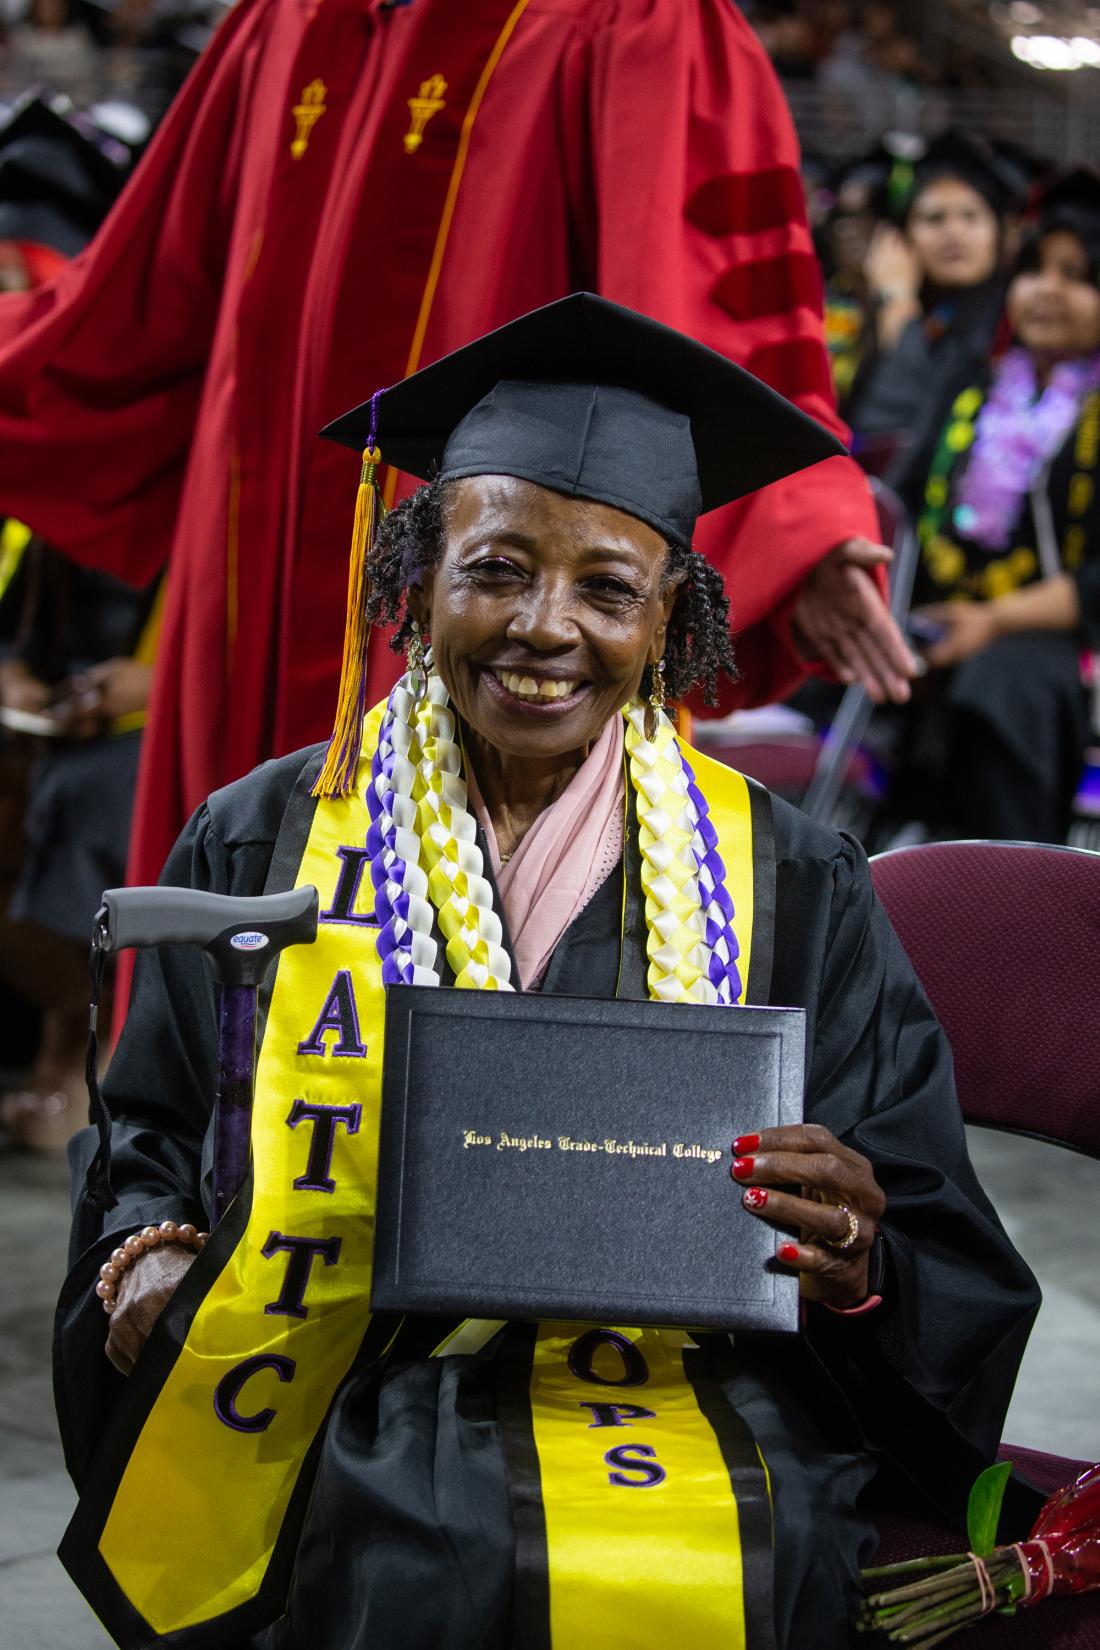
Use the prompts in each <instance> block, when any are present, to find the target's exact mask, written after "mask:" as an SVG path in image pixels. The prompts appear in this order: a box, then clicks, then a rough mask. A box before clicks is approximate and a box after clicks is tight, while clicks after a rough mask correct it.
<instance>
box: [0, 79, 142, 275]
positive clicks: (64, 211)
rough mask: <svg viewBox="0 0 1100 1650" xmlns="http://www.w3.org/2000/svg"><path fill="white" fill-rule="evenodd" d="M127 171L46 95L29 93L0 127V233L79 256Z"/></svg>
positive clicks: (7, 237)
mask: <svg viewBox="0 0 1100 1650" xmlns="http://www.w3.org/2000/svg"><path fill="white" fill-rule="evenodd" d="M124 181H125V174H124V172H123V171H122V169H121V168H120V167H119V166H117V165H115V164H114V162H113V161H111V160H110V159H109V158H108V157H107V156H106V155H105V154H104V153H103V152H102V150H101V149H100V148H99V147H98V146H97V145H96V144H95V143H94V142H93V141H92V139H91V138H90V137H88V136H86V135H85V134H84V133H83V132H81V131H79V130H78V129H77V127H76V126H74V125H73V124H72V122H71V121H69V120H66V119H65V118H64V116H62V115H59V114H58V113H57V112H56V111H55V110H53V109H51V108H50V106H49V105H48V104H47V103H45V102H43V101H42V99H41V98H38V97H30V98H27V99H24V100H23V101H22V102H21V103H20V104H19V105H17V107H16V108H15V110H14V112H13V113H12V114H11V116H10V117H9V119H8V120H7V121H6V122H5V123H4V125H3V126H2V127H0V233H2V234H3V236H4V238H5V239H9V240H34V241H40V242H42V243H43V244H44V245H46V246H52V247H54V248H55V249H56V250H57V251H59V252H63V253H65V255H66V256H73V255H74V254H75V253H77V252H79V251H80V250H81V248H82V247H83V246H86V245H87V243H88V241H89V240H90V239H91V237H92V235H93V234H94V233H95V231H96V229H97V228H98V227H99V225H100V223H101V222H102V220H103V218H104V217H105V216H106V214H107V211H108V209H109V207H110V206H111V204H112V203H113V201H114V199H115V197H116V196H117V194H118V192H119V190H120V189H121V188H122V185H123V182H124Z"/></svg>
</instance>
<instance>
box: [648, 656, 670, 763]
mask: <svg viewBox="0 0 1100 1650" xmlns="http://www.w3.org/2000/svg"><path fill="white" fill-rule="evenodd" d="M664 709H665V661H664V660H663V659H658V660H657V663H656V664H655V665H654V666H653V671H652V681H651V685H650V690H649V702H648V704H647V705H646V707H645V736H646V738H647V739H648V740H649V741H650V743H651V744H652V742H653V740H654V739H656V737H657V729H658V727H659V726H660V724H661V717H662V716H663V715H664Z"/></svg>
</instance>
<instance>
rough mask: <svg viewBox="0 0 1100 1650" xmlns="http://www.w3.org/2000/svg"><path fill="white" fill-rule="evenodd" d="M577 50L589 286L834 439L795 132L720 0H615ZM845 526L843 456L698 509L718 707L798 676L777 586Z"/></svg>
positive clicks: (745, 31)
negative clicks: (726, 645)
mask: <svg viewBox="0 0 1100 1650" xmlns="http://www.w3.org/2000/svg"><path fill="white" fill-rule="evenodd" d="M589 52H590V58H589V63H588V98H589V113H588V123H589V132H590V137H589V141H590V144H591V159H590V168H589V171H590V184H589V187H590V188H591V191H592V197H593V198H592V200H591V203H590V211H589V213H588V214H587V221H588V223H589V224H590V230H589V233H590V235H591V236H592V237H593V243H592V245H591V246H590V247H588V248H587V249H585V251H586V263H587V265H588V266H589V267H591V268H593V269H594V270H595V271H596V273H597V279H598V287H597V290H598V291H599V292H601V293H602V294H603V295H604V296H605V297H608V298H612V299H614V300H615V301H616V302H618V303H622V304H627V305H629V306H631V307H632V308H635V309H638V310H641V311H642V312H643V313H644V314H648V315H653V316H655V317H656V318H657V319H658V320H661V321H664V322H666V323H667V324H668V325H670V326H674V327H679V328H680V329H682V330H683V331H685V332H688V333H690V334H691V335H692V336H694V337H696V338H698V339H700V340H701V341H702V342H703V343H705V344H709V345H710V347H711V348H712V349H715V350H717V351H719V352H720V353H721V354H722V355H725V356H727V357H728V358H729V359H730V360H733V361H736V362H737V363H738V364H739V365H741V366H743V367H746V368H747V369H748V370H749V371H750V372H752V373H755V374H756V376H757V377H759V378H762V379H764V380H765V381H766V382H767V383H769V384H771V385H772V386H773V387H774V388H775V389H777V390H779V391H780V392H781V393H782V394H783V395H786V396H788V397H789V398H790V399H791V400H792V401H794V402H795V403H796V404H797V405H798V406H800V407H801V408H802V409H803V411H805V412H807V413H809V414H810V415H811V416H812V417H814V418H816V419H818V420H819V422H820V423H822V424H824V425H825V427H826V428H827V429H828V430H830V431H832V432H833V434H835V435H837V436H839V437H840V438H841V439H842V440H846V438H847V430H846V428H845V426H844V425H843V423H842V422H841V420H840V418H839V416H838V414H837V410H836V401H835V397H834V394H833V388H832V381H831V376H830V371H829V364H828V355H827V352H826V349H825V340H824V320H823V314H824V299H823V286H822V279H821V271H820V267H819V265H818V261H817V257H816V254H815V252H814V247H813V241H812V238H811V235H810V229H809V225H808V223H807V220H806V210H805V202H804V197H803V192H802V183H801V176H800V171H799V150H798V140H797V138H796V136H795V132H794V127H793V124H792V121H791V117H790V111H789V110H788V108H787V104H786V101H785V99H784V97H783V93H782V90H781V88H780V86H779V82H778V80H777V79H776V76H775V72H774V70H773V69H772V66H771V64H770V62H769V61H768V58H767V56H766V54H765V53H764V51H763V48H762V47H761V46H760V44H759V42H758V40H757V39H756V36H755V35H754V34H753V33H752V30H751V29H750V28H749V26H748V24H747V23H746V22H745V20H744V18H743V17H742V16H741V15H740V13H739V12H738V10H737V8H736V7H735V6H732V5H730V4H729V0H694V3H693V4H691V5H688V6H685V4H684V0H622V4H621V5H620V6H619V7H618V8H617V10H616V15H615V18H614V21H613V22H612V23H610V24H609V25H607V26H606V27H605V28H604V29H602V30H601V31H600V32H599V33H597V34H596V35H595V37H594V38H593V40H592V42H591V44H590V47H589ZM657 107H659V108H660V110H661V119H660V122H659V138H658V137H657V136H656V132H657V128H656V126H655V123H654V114H653V111H654V109H655V108H657ZM579 216H580V217H581V221H582V222H583V221H584V220H585V214H584V213H581V214H580V215H579ZM855 536H865V537H868V538H871V539H872V540H877V538H878V528H877V523H876V517H875V512H874V507H873V505H872V502H871V498H870V494H869V491H868V488H867V483H866V480H865V478H864V476H863V474H862V472H861V471H860V469H859V468H858V466H857V465H856V464H855V463H854V461H853V460H851V459H848V458H831V459H827V460H825V462H824V463H821V464H816V465H814V466H813V467H812V468H811V469H809V470H805V471H803V472H801V473H800V474H799V475H796V476H793V477H791V478H789V479H788V480H785V481H781V482H775V483H773V485H772V486H770V487H765V488H764V489H763V490H762V491H760V492H758V493H755V494H753V495H751V496H750V497H749V498H746V499H742V500H739V501H738V502H736V503H734V504H732V505H728V506H726V508H724V509H722V510H718V511H715V512H713V513H712V514H711V515H709V516H707V517H706V518H705V519H704V520H703V521H701V522H700V524H699V529H698V532H697V535H696V544H697V547H698V548H699V549H700V550H701V551H702V552H703V553H704V554H705V555H706V556H707V557H708V559H710V560H712V561H713V562H714V563H715V565H716V566H717V567H718V568H719V569H720V570H721V572H722V573H723V575H724V576H725V579H726V583H727V588H728V590H729V593H730V600H731V611H732V620H733V627H734V631H735V634H736V635H737V637H738V647H739V657H740V663H741V679H740V681H739V682H738V683H737V684H734V685H731V686H727V687H724V689H723V693H724V697H723V698H722V700H721V705H720V708H721V710H723V711H728V710H731V709H733V708H734V707H735V705H736V704H738V703H747V702H752V703H762V702H764V701H765V700H767V699H774V698H778V697H782V696H783V694H784V693H785V692H786V691H788V690H789V689H790V688H792V687H793V686H795V685H796V683H797V682H798V681H799V680H801V679H802V678H803V677H804V675H805V673H806V667H805V665H804V664H803V663H802V662H801V661H800V660H799V659H798V657H797V654H796V653H795V650H794V644H793V641H792V639H791V635H790V608H791V605H792V601H793V596H794V593H795V591H796V590H797V588H798V586H799V585H800V584H801V583H802V582H803V580H804V579H805V577H806V575H807V573H808V572H809V571H810V570H811V569H812V568H813V567H814V566H815V565H816V564H817V563H818V562H819V561H820V560H821V558H822V557H823V556H824V555H825V554H826V553H827V552H828V551H829V550H831V549H832V548H833V547H834V546H835V545H837V544H839V543H841V542H842V541H844V540H845V539H848V538H852V537H855Z"/></svg>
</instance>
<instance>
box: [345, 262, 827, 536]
mask: <svg viewBox="0 0 1100 1650" xmlns="http://www.w3.org/2000/svg"><path fill="white" fill-rule="evenodd" d="M321 433H322V435H323V436H325V437H326V438H327V439H328V440H330V441H339V442H342V443H343V444H344V445H345V446H348V447H354V448H355V449H356V450H361V449H363V448H366V447H369V446H372V445H373V441H374V437H375V435H377V438H378V440H379V441H380V442H381V443H382V444H383V445H384V449H385V457H386V461H387V463H390V464H394V465H396V467H397V468H398V469H400V470H405V471H406V472H407V473H408V474H409V475H414V476H419V477H421V478H422V479H427V478H428V477H429V476H431V475H433V474H439V475H440V476H442V477H443V478H444V479H457V478H458V477H460V476H472V475H493V474H502V475H514V476H521V477H523V478H524V479H526V480H528V481H535V482H537V483H538V484H539V485H540V486H543V487H549V488H550V489H551V490H552V491H554V492H562V493H567V494H572V495H574V496H576V497H580V498H589V499H594V500H595V501H596V502H597V503H603V504H612V505H614V506H615V507H616V508H617V509H621V510H625V511H626V512H627V513H628V514H629V515H633V516H637V517H638V518H639V519H640V520H641V521H645V522H648V523H649V525H650V526H651V527H654V528H655V529H656V530H657V532H659V533H661V534H662V535H663V536H664V537H665V538H668V539H671V540H673V541H674V542H675V543H678V544H683V545H688V544H690V543H691V538H692V533H693V532H694V528H695V518H696V517H697V516H699V515H703V514H704V513H705V512H706V511H708V510H715V509H717V508H718V507H719V505H722V504H728V503H730V502H731V501H732V500H733V499H736V498H741V497H742V495H743V494H745V493H751V492H754V491H755V490H756V489H757V488H758V487H765V486H767V485H768V483H769V482H771V481H778V480H779V479H780V477H782V476H787V475H791V474H792V473H793V472H794V471H796V470H801V469H804V468H805V467H806V466H807V465H808V464H816V463H817V462H818V461H819V460H820V459H823V458H830V457H832V456H834V455H835V454H837V453H842V452H843V451H844V448H843V447H842V446H841V444H840V442H838V441H837V440H836V438H835V437H834V436H832V435H830V434H829V433H828V431H827V430H825V429H824V428H823V427H822V426H821V425H820V424H818V423H817V422H816V420H815V419H812V418H809V417H807V415H806V414H805V413H803V412H800V411H799V410H798V408H797V407H794V406H792V405H791V403H790V402H789V401H787V400H785V399H784V397H783V396H781V395H779V394H777V392H776V391H775V390H773V389H771V388H770V386H769V385H767V384H764V383H762V382H761V380H760V379H759V378H754V377H753V375H752V373H750V372H746V371H745V370H744V368H743V367H738V366H735V365H734V363H733V362H732V361H728V360H727V359H726V357H725V356H724V355H719V354H718V353H717V351H716V350H712V349H708V348H707V347H706V345H705V344H700V343H697V342H696V340H695V339H694V338H689V337H688V336H687V335H686V334H685V333H682V332H676V331H674V330H673V329H672V328H671V327H666V326H662V325H661V323H660V322H659V321H653V320H651V319H650V318H649V317H648V316H646V315H638V314H636V313H635V312H634V311H633V310H629V309H624V308H623V307H622V305H621V304H613V303H611V302H610V301H609V300H608V299H606V298H598V297H596V296H595V295H594V294H592V293H590V292H576V293H574V294H573V295H572V296H571V297H569V298H562V299H559V301H558V302H557V303H553V304H546V305H545V306H544V307H543V308H541V309H536V310H532V311H531V312H530V313H529V314H527V315H523V316H521V317H520V318H519V320H517V321H512V322H510V323H509V324H508V325H507V326H503V327H498V328H497V330H496V331H495V332H490V333H486V335H485V336H484V337H483V338H478V339H476V340H475V342H474V343H472V344H467V345H466V346H465V347H464V348H463V349H459V350H455V351H454V353H453V354H451V355H446V356H444V357H443V359H442V360H440V361H436V362H434V363H433V365H431V366H429V367H424V368H422V369H421V371H420V372H417V373H414V374H413V376H412V377H411V378H406V379H404V380H403V381H402V382H401V383H399V384H395V385H394V386H393V388H392V389H388V390H383V391H382V392H381V393H380V394H378V395H376V396H374V397H372V399H371V400H370V401H366V402H364V403H363V404H362V406H359V407H356V408H354V409H353V410H352V411H351V412H349V413H346V414H345V415H344V416H343V417H342V418H338V419H336V420H335V421H334V422H333V423H331V424H329V425H327V426H326V428H325V429H324V430H322V432H321Z"/></svg>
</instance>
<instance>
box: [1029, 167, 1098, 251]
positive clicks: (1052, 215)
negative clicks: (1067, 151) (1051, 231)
mask: <svg viewBox="0 0 1100 1650" xmlns="http://www.w3.org/2000/svg"><path fill="white" fill-rule="evenodd" d="M1036 207H1037V210H1038V218H1039V227H1040V229H1046V228H1048V227H1053V226H1054V225H1055V224H1062V223H1065V224H1066V225H1067V227H1071V228H1072V227H1078V226H1080V227H1082V228H1084V227H1086V226H1087V228H1088V230H1089V232H1090V233H1091V236H1092V237H1093V238H1094V239H1095V238H1096V237H1097V235H1098V234H1100V170H1098V169H1097V168H1096V167H1095V166H1073V167H1070V168H1069V170H1067V171H1064V172H1057V173H1055V175H1054V176H1053V177H1052V178H1050V179H1048V181H1047V182H1046V183H1044V185H1043V186H1042V188H1041V189H1040V190H1039V192H1038V195H1037V197H1036Z"/></svg>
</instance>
